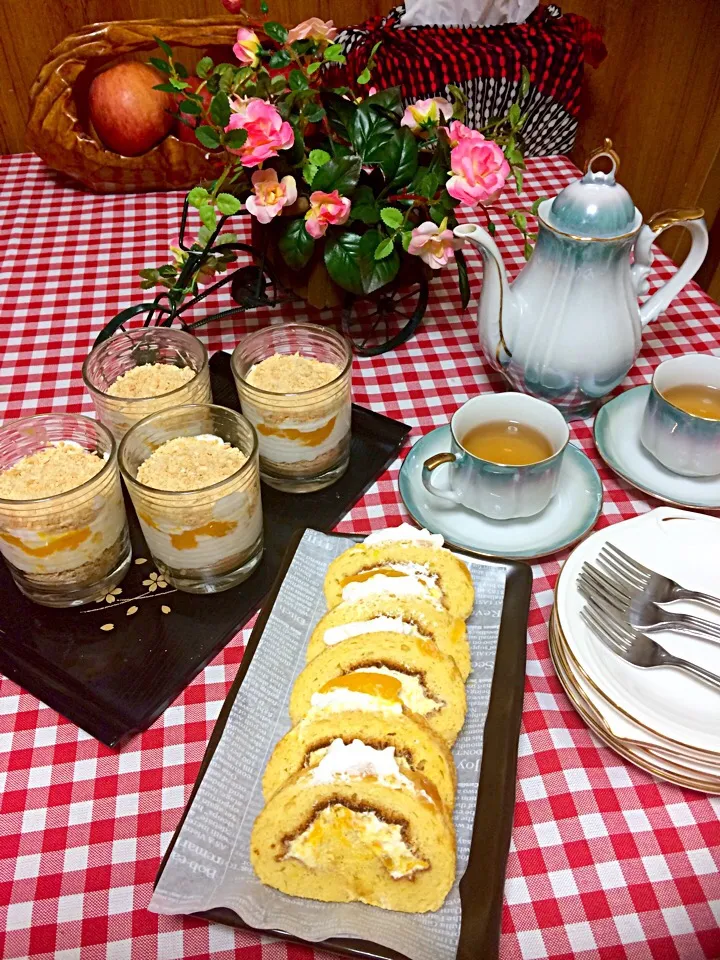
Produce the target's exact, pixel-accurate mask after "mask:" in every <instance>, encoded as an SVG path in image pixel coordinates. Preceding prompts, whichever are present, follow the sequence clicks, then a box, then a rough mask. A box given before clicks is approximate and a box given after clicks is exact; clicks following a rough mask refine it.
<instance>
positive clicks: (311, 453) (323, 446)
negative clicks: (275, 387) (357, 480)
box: [243, 403, 351, 463]
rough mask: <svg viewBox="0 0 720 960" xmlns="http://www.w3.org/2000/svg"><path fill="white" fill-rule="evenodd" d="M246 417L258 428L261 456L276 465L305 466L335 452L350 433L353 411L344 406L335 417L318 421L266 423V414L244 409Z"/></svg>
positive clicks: (245, 405) (291, 419)
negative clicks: (306, 462)
mask: <svg viewBox="0 0 720 960" xmlns="http://www.w3.org/2000/svg"><path fill="white" fill-rule="evenodd" d="M243 413H244V414H245V416H246V417H247V419H248V420H249V421H250V423H252V425H253V426H254V427H255V429H256V431H257V435H258V448H259V451H260V456H261V457H262V458H263V459H264V460H268V461H271V462H272V463H301V462H304V461H308V460H316V459H317V458H318V457H322V456H324V455H325V454H327V453H329V452H330V451H331V450H333V449H334V448H335V447H337V445H338V444H339V443H340V442H341V441H342V440H343V438H344V437H346V436H347V434H348V433H349V431H350V416H351V410H350V405H349V404H348V403H344V404H342V405H341V406H340V407H338V409H337V410H336V411H335V413H333V414H332V416H329V417H327V416H326V417H322V418H321V419H318V420H300V419H293V418H292V417H289V418H288V419H286V420H281V421H280V422H277V423H276V422H272V423H266V422H265V421H264V419H263V413H262V410H260V409H258V408H256V407H253V406H250V405H249V404H247V403H246V404H244V405H243Z"/></svg>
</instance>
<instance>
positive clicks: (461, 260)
mask: <svg viewBox="0 0 720 960" xmlns="http://www.w3.org/2000/svg"><path fill="white" fill-rule="evenodd" d="M455 261H456V262H457V268H458V284H459V286H460V302H461V303H462V307H463V310H464V309H465V308H466V307H467V305H468V303H470V281H469V280H468V272H467V262H466V261H465V254H464V253H463V252H462V250H456V251H455Z"/></svg>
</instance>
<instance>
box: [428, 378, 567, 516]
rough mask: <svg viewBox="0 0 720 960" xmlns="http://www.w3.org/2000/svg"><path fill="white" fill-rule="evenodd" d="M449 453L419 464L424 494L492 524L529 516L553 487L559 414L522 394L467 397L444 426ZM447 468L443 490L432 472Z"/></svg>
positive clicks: (562, 444)
mask: <svg viewBox="0 0 720 960" xmlns="http://www.w3.org/2000/svg"><path fill="white" fill-rule="evenodd" d="M450 432H451V435H452V442H451V445H450V450H449V451H447V452H446V453H438V454H436V455H435V456H434V457H430V458H429V459H428V460H426V461H425V463H424V464H423V470H422V481H423V484H424V486H425V489H426V490H427V491H428V492H429V493H432V494H434V495H435V496H437V497H442V498H444V499H445V500H450V501H452V502H454V503H459V504H461V505H462V506H464V507H467V508H468V509H469V510H474V511H475V512H476V513H480V514H482V515H483V516H485V517H490V518H491V519H493V520H510V519H515V518H520V517H532V516H534V515H535V514H537V513H540V511H541V510H544V509H545V507H546V506H547V505H548V503H549V502H550V500H551V499H552V497H553V495H554V493H555V491H556V489H557V484H558V477H559V475H560V466H561V463H562V457H563V454H564V452H565V448H566V447H567V444H568V440H569V436H570V434H569V430H568V426H567V423H566V422H565V419H564V417H563V415H562V414H561V413H560V411H559V410H557V408H556V407H553V406H551V405H550V404H549V403H546V402H545V401H544V400H537V399H535V398H534V397H529V396H527V395H526V394H523V393H486V394H481V395H480V396H478V397H473V398H472V399H471V400H468V401H467V403H464V404H463V405H462V407H460V409H459V410H457V411H456V412H455V414H454V415H453V418H452V420H451V421H450ZM442 464H448V465H449V467H448V475H447V478H446V482H445V484H444V485H438V484H436V482H435V478H434V477H433V472H434V471H435V470H436V469H437V468H438V467H439V466H441V465H442Z"/></svg>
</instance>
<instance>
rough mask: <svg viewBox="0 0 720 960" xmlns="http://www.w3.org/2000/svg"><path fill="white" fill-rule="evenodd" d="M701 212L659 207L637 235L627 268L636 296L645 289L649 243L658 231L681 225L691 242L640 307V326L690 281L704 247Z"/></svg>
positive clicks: (650, 258) (649, 263)
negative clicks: (679, 261)
mask: <svg viewBox="0 0 720 960" xmlns="http://www.w3.org/2000/svg"><path fill="white" fill-rule="evenodd" d="M704 215H705V211H704V210H701V209H699V208H698V209H691V210H662V211H660V213H656V214H654V215H653V216H652V217H650V219H649V220H648V222H647V223H646V224H645V225H644V226H643V228H642V229H641V231H640V233H639V234H638V238H637V240H636V241H635V263H634V264H633V266H632V270H631V273H632V280H633V286H634V288H635V293H636V295H637V296H643V295H644V294H646V293H647V292H648V289H649V284H648V276H649V274H650V271H651V269H652V264H653V249H652V246H653V243H654V242H655V241H656V240H657V238H658V237H659V236H660V234H661V233H663V231H665V230H668V229H669V228H670V227H674V226H682V227H685V229H686V230H687V231H688V232H689V233H690V239H691V241H692V243H691V246H690V252H689V253H688V255H687V257H686V258H685V262H684V263H683V264H682V265H681V266H680V267H678V269H677V270H676V271H675V273H674V274H673V276H672V277H671V278H670V279H669V280H668V281H667V282H666V283H664V284H663V285H662V286H661V287H660V289H659V290H656V291H655V293H654V294H653V295H652V296H651V297H650V299H649V300H646V301H645V303H644V304H643V305H642V306H641V307H640V322H641V323H642V325H643V326H645V324H646V323H649V322H650V321H651V320H654V319H655V317H657V316H658V315H659V314H661V313H663V311H664V310H665V309H666V308H667V307H668V305H669V304H670V302H671V301H672V300H673V299H674V298H675V297H676V296H677V295H678V293H680V291H681V290H682V288H683V287H684V286H685V284H686V283H688V282H689V281H690V280H692V278H693V277H694V276H695V274H696V273H697V272H698V270H699V269H700V265H701V264H702V262H703V260H704V259H705V254H706V253H707V248H708V231H707V225H706V224H705V220H704V219H703V217H704Z"/></svg>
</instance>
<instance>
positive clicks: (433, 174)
mask: <svg viewBox="0 0 720 960" xmlns="http://www.w3.org/2000/svg"><path fill="white" fill-rule="evenodd" d="M442 184H443V177H442V175H441V173H440V171H439V170H438V169H436V168H435V167H420V169H419V170H418V172H417V175H416V176H415V177H414V179H413V181H412V183H411V184H410V187H409V190H410V192H411V193H417V194H419V195H420V196H421V197H427V198H428V199H430V198H432V197H434V196H435V194H436V193H437V192H438V190H439V189H440V187H441V186H442Z"/></svg>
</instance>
